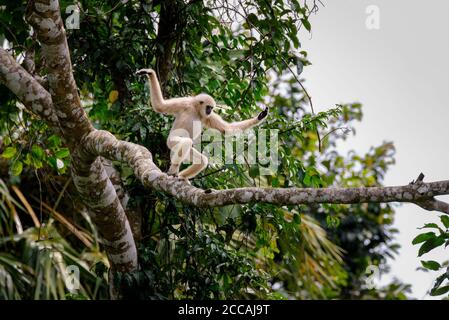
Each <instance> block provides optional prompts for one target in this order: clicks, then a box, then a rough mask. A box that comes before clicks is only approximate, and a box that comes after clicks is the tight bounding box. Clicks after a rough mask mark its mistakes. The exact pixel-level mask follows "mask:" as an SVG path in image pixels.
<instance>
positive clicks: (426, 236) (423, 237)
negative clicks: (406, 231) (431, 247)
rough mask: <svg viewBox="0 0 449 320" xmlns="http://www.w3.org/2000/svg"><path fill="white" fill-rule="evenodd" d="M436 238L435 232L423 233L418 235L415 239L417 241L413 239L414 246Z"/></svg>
mask: <svg viewBox="0 0 449 320" xmlns="http://www.w3.org/2000/svg"><path fill="white" fill-rule="evenodd" d="M435 237H436V235H435V233H433V232H426V233H421V234H419V235H417V236H416V237H415V239H413V241H412V244H418V243H421V242H424V241H427V240H429V239H430V238H435Z"/></svg>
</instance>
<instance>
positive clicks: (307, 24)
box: [301, 18, 312, 32]
mask: <svg viewBox="0 0 449 320" xmlns="http://www.w3.org/2000/svg"><path fill="white" fill-rule="evenodd" d="M301 22H302V24H303V25H304V28H306V30H307V31H309V32H310V30H312V26H311V25H310V22H309V20H307V19H305V18H302V19H301Z"/></svg>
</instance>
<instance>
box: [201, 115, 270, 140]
mask: <svg viewBox="0 0 449 320" xmlns="http://www.w3.org/2000/svg"><path fill="white" fill-rule="evenodd" d="M267 114H268V109H265V110H264V111H262V112H261V113H259V115H258V116H257V117H254V118H251V119H247V120H243V121H239V122H227V121H225V120H223V118H221V117H220V116H219V115H218V114H216V113H212V114H211V115H210V116H209V117H208V118H207V119H206V120H205V123H204V125H205V126H206V127H208V128H213V129H217V130H218V131H220V132H221V133H228V134H234V133H237V132H239V131H244V130H246V129H249V128H251V127H254V126H255V125H258V124H259V123H261V122H262V121H263V119H264V118H265V117H266V116H267Z"/></svg>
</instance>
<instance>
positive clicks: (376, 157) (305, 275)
mask: <svg viewBox="0 0 449 320" xmlns="http://www.w3.org/2000/svg"><path fill="white" fill-rule="evenodd" d="M72 4H73V3H72V2H70V1H61V6H62V8H63V12H66V11H65V8H66V7H67V6H68V5H72ZM78 4H79V8H80V26H79V29H73V30H68V41H69V47H70V49H71V54H72V62H73V65H74V69H75V77H76V80H77V84H78V86H79V90H80V93H81V96H82V98H83V101H84V104H85V108H86V110H87V111H88V114H89V117H90V118H91V120H92V121H93V122H94V125H95V126H96V127H97V128H102V129H106V130H110V131H111V132H112V133H114V134H115V135H116V136H117V137H119V138H121V139H125V140H128V141H132V142H135V143H138V144H142V145H144V146H145V147H147V148H148V149H149V150H150V151H151V152H152V154H153V157H154V160H155V162H156V164H157V165H158V166H160V168H161V169H162V170H166V169H167V168H168V166H169V152H168V149H167V148H166V147H165V140H166V137H167V134H168V130H169V129H170V124H171V121H172V119H171V118H168V117H165V116H163V115H161V114H157V113H155V112H153V111H152V110H150V109H149V107H148V105H147V99H148V90H147V88H146V87H145V86H144V84H143V81H142V79H139V78H138V77H137V76H135V75H134V73H135V71H136V70H138V69H140V68H144V67H154V68H155V69H156V70H157V71H158V73H159V75H160V78H161V81H162V83H163V90H164V92H165V94H166V95H167V96H180V95H187V94H196V93H200V92H207V93H209V94H211V95H212V96H214V97H216V98H217V100H219V102H220V103H223V104H226V105H229V106H231V110H230V111H228V112H227V114H223V117H225V118H226V119H229V120H238V119H244V118H247V117H249V116H252V115H254V114H256V112H258V111H259V110H260V108H259V106H260V105H261V104H266V105H268V106H269V107H270V115H269V120H268V121H267V122H265V124H264V125H263V128H265V129H270V130H274V129H277V130H279V149H278V152H279V160H280V163H279V168H278V170H277V172H272V174H271V175H260V170H259V169H260V167H259V166H258V165H246V164H243V165H241V164H227V165H211V166H209V168H208V169H207V170H206V171H205V172H203V173H202V174H201V175H200V176H199V177H197V178H195V179H194V180H193V182H192V183H193V184H194V185H197V186H200V187H202V188H205V189H207V188H216V189H220V188H234V187H241V186H273V187H291V186H298V187H301V186H304V187H306V186H307V187H326V186H336V185H338V186H351V187H352V186H362V185H365V186H375V185H381V184H382V181H383V178H384V175H385V173H386V172H387V170H388V168H389V166H390V165H392V164H393V163H394V147H393V145H392V143H390V142H385V143H384V144H382V145H380V146H377V147H373V148H372V149H371V150H370V152H369V153H367V154H365V155H359V154H356V153H355V152H350V153H349V154H341V153H340V152H339V151H338V148H337V144H338V143H343V141H344V139H345V137H346V134H348V133H349V132H353V133H354V130H353V128H352V125H353V123H354V121H361V120H362V106H361V105H360V104H359V103H349V104H344V105H336V106H329V108H328V111H326V112H320V113H317V114H315V113H314V111H313V108H312V101H311V100H310V98H309V95H308V93H307V92H306V91H305V89H304V84H303V79H302V78H300V73H301V71H302V68H303V67H306V66H307V65H308V64H310V62H309V60H308V57H307V53H306V52H305V51H303V49H302V48H301V45H300V38H299V36H300V34H306V32H307V31H310V29H311V25H310V22H309V17H310V15H312V14H315V13H316V12H317V10H318V5H317V3H315V2H314V1H297V0H290V1H266V0H257V1H246V0H243V1H229V2H228V1H225V0H223V1H195V0H191V1H181V0H168V1H143V0H141V1H136V0H134V1H122V2H120V1H90V0H85V1H79V3H78ZM24 12H25V1H17V0H14V1H0V35H1V36H2V37H3V38H4V39H6V40H7V41H8V43H9V44H10V46H11V48H12V49H11V52H12V53H13V54H14V55H15V56H16V57H20V56H21V54H23V53H25V52H33V53H34V56H35V60H36V70H37V71H38V73H40V74H41V75H45V68H44V67H43V62H42V60H41V58H40V53H39V50H40V49H39V46H38V44H37V42H36V40H35V39H34V38H33V36H32V35H30V34H31V33H30V32H29V31H30V28H29V27H28V25H27V24H26V23H25V21H24V19H23V15H24ZM69 14H71V13H70V10H69V12H68V15H69ZM72 14H73V12H72ZM0 92H1V93H0V104H1V108H0V129H1V138H2V146H1V148H2V152H3V154H2V155H3V156H2V162H3V164H2V169H1V177H2V179H3V181H4V183H2V189H1V190H2V199H3V201H2V202H1V206H0V209H1V211H0V237H1V240H0V298H11V299H12V298H53V299H58V298H87V299H97V298H104V297H106V296H107V290H106V281H108V279H109V281H116V282H117V284H121V285H124V286H125V288H126V290H125V293H126V295H125V296H126V297H128V298H139V299H170V298H176V299H178V298H197V299H208V298H220V299H223V298H272V299H284V298H300V299H312V298H324V299H330V298H343V299H347V298H354V299H366V298H389V299H403V298H406V296H405V293H407V292H408V289H409V288H408V286H406V285H403V284H401V283H398V282H394V283H392V284H391V285H390V286H387V287H386V288H375V287H373V286H369V285H367V283H366V279H367V277H368V276H369V275H370V274H369V272H367V268H368V267H369V266H375V267H378V268H379V269H380V271H381V272H387V271H388V266H387V264H386V259H387V257H391V256H392V255H394V254H395V253H396V252H397V249H398V246H397V244H395V243H394V239H393V236H394V233H395V232H396V231H395V230H394V229H393V228H392V227H391V225H392V223H393V217H394V210H393V209H394V208H393V207H392V206H391V205H388V204H360V205H322V206H316V207H308V206H286V207H276V206H273V205H268V204H255V205H243V206H237V205H235V206H228V207H224V208H213V209H207V210H206V209H199V208H195V207H191V206H187V205H184V204H182V203H179V202H177V201H174V200H173V198H171V197H169V196H167V195H165V194H163V193H159V192H155V191H151V190H144V189H143V188H142V187H141V185H140V184H139V182H138V181H136V179H135V178H134V176H133V175H132V172H131V170H130V169H129V168H127V167H125V166H122V165H121V164H119V163H116V164H115V165H116V166H117V168H118V169H119V170H120V173H121V179H122V182H123V184H124V185H125V186H126V190H127V191H128V192H129V194H130V202H129V207H130V208H131V209H132V210H134V211H135V212H137V213H138V214H140V215H141V220H142V221H141V224H140V228H139V229H140V230H139V232H138V233H139V238H137V239H136V240H137V241H138V247H139V260H140V265H141V268H140V270H139V271H137V272H135V273H131V274H117V275H115V277H114V280H111V277H110V276H109V277H108V275H107V261H106V259H105V256H104V254H102V252H101V247H100V245H99V242H98V239H97V236H96V233H95V230H94V228H93V227H92V226H91V224H90V222H89V219H88V215H87V214H86V212H85V210H86V209H85V208H84V207H83V206H82V205H81V204H80V201H79V199H77V198H76V195H75V193H74V192H73V186H72V182H71V180H70V177H69V174H68V170H67V168H68V167H69V166H70V160H69V159H70V157H69V153H68V151H67V149H66V148H65V147H64V145H62V143H61V141H60V139H59V138H58V137H57V136H55V135H54V134H53V133H52V132H49V130H48V129H47V128H46V126H45V125H44V124H43V123H42V122H40V121H39V120H38V119H36V118H35V117H34V116H32V115H30V114H28V113H27V112H26V111H25V110H24V109H23V108H21V107H20V106H17V104H16V101H15V99H14V97H13V96H12V95H11V94H10V93H9V92H8V90H7V89H6V88H3V87H0ZM12 186H16V187H15V188H16V189H17V190H19V193H20V194H22V193H23V194H24V196H22V197H18V194H19V193H17V192H16V193H15V195H12V194H10V191H9V190H11V188H12ZM20 190H21V191H22V192H20ZM27 199H28V200H27ZM28 201H30V204H29V203H28ZM33 208H34V210H35V211H36V212H38V213H39V214H35V213H34V212H33V213H30V210H32V211H33ZM55 212H56V213H57V214H55ZM30 214H31V217H32V216H33V215H34V216H35V217H36V219H35V220H37V221H34V220H33V219H31V218H30ZM61 216H62V218H61ZM64 217H65V218H64ZM64 219H65V220H64ZM18 221H19V222H18ZM64 221H65V222H64ZM446 222H447V221H446ZM446 222H445V221H443V223H444V225H445V226H446V228H447V227H448V225H447V224H446ZM39 224H42V226H39ZM18 225H23V229H24V231H23V233H22V232H19V228H18ZM71 226H72V227H75V228H76V229H77V230H80V233H79V234H76V233H74V232H71V230H73V228H71ZM440 231H442V230H441V229H440ZM446 235H447V234H446ZM425 237H426V239H424V240H423V238H420V239H419V241H427V242H429V241H430V240H431V239H434V240H432V241H433V242H432V243H435V242H440V240H435V239H437V238H438V237H437V238H434V237H433V236H431V235H430V233H428V234H427V235H426V236H425ZM435 237H436V236H435ZM440 238H441V239H442V238H443V234H442V235H440V236H439V238H438V239H440ZM83 240H84V241H83ZM417 241H418V240H417ZM427 242H426V243H427ZM428 246H429V245H428ZM45 249H49V250H47V251H46V250H45ZM55 252H56V253H57V254H56V253H55ZM428 263H430V262H428ZM72 264H76V265H78V266H80V267H81V268H82V274H81V278H80V281H81V290H79V291H77V292H75V293H68V292H67V290H65V289H64V286H63V279H62V278H61V274H63V271H61V270H62V269H61V268H63V267H64V265H72ZM427 266H429V264H428V265H427ZM431 266H432V267H437V265H436V264H434V263H432V265H431ZM438 267H439V265H438ZM443 288H444V287H443ZM439 290H441V288H440V289H439ZM446 291H447V290H446Z"/></svg>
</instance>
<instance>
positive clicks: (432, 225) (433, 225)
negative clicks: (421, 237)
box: [418, 223, 440, 229]
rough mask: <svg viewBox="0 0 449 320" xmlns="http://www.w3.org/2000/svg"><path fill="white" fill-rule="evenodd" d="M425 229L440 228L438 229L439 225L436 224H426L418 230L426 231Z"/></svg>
mask: <svg viewBox="0 0 449 320" xmlns="http://www.w3.org/2000/svg"><path fill="white" fill-rule="evenodd" d="M424 228H434V229H439V228H440V227H438V225H437V224H436V223H426V224H425V225H424V226H422V227H421V228H418V229H424Z"/></svg>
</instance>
